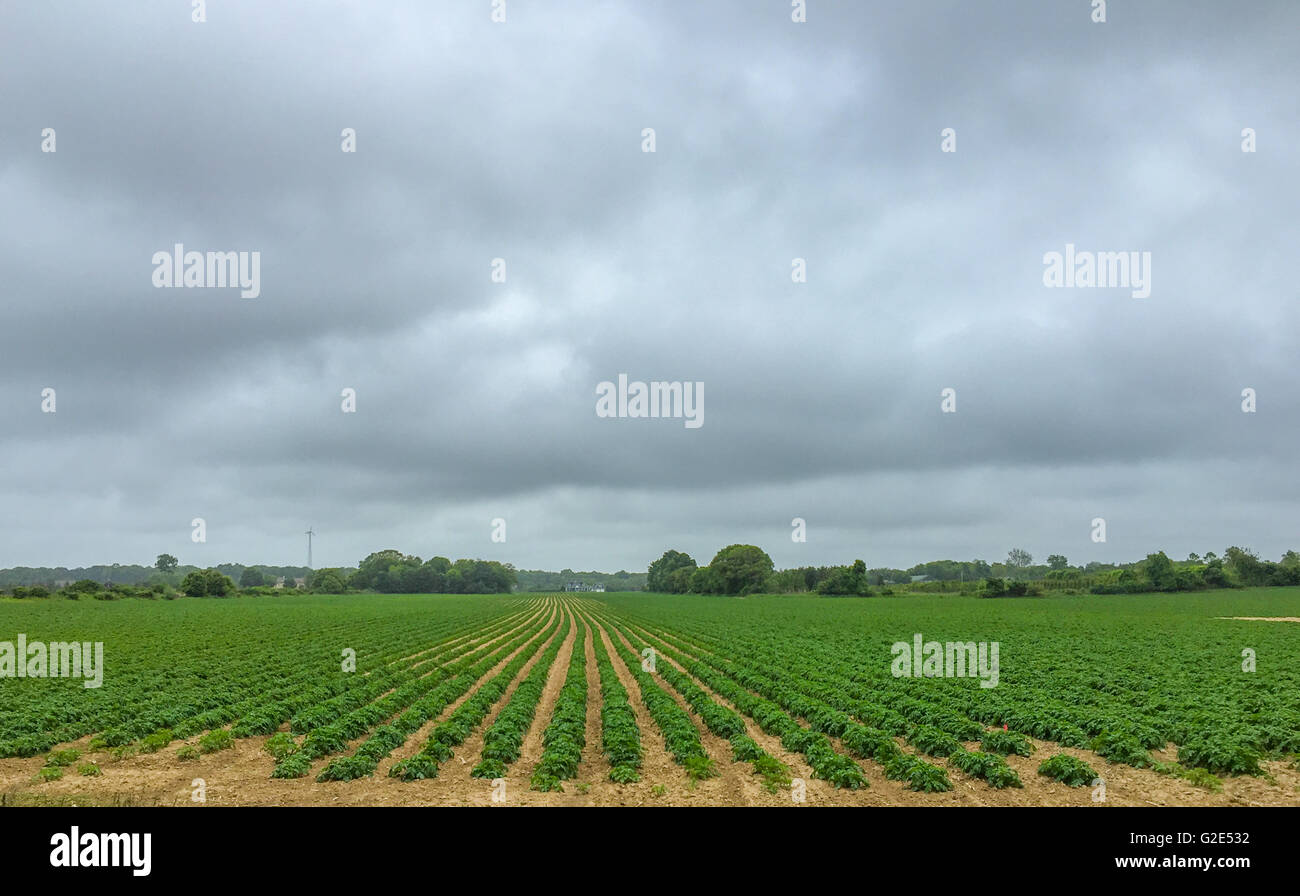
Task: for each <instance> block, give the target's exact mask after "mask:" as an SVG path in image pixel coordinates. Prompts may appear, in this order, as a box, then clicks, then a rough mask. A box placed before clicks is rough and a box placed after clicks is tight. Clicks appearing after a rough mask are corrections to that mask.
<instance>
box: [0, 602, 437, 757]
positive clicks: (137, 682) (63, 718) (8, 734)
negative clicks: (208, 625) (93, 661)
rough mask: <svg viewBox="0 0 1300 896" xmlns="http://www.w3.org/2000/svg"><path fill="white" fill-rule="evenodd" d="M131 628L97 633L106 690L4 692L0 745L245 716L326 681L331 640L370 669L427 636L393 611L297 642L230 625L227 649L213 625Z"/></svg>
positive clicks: (136, 734) (129, 737) (115, 740)
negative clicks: (142, 634) (142, 639)
mask: <svg viewBox="0 0 1300 896" xmlns="http://www.w3.org/2000/svg"><path fill="white" fill-rule="evenodd" d="M452 625H454V623H445V624H441V625H439V626H437V627H436V628H440V629H443V630H446V629H448V628H451V627H452ZM132 634H133V633H128V634H127V635H123V634H122V633H119V632H115V631H113V630H111V629H109V630H106V631H103V632H102V633H99V632H97V637H99V638H102V639H103V640H104V641H105V642H106V643H107V644H108V647H109V650H110V651H111V655H112V660H113V663H112V673H113V674H112V676H111V677H106V679H105V681H104V683H103V686H102V688H100V689H97V690H94V691H87V690H83V689H81V688H80V687H79V686H78V687H77V688H76V689H75V693H65V692H64V691H63V690H60V689H57V688H53V689H52V688H48V687H47V688H42V689H36V688H19V689H11V690H10V691H9V693H8V694H6V695H5V700H4V702H5V704H6V706H7V709H8V710H10V711H6V712H2V713H0V753H4V754H10V755H13V754H19V753H31V752H32V751H33V750H38V751H39V750H40V749H41V748H42V747H44V746H45V745H47V744H50V743H59V742H63V741H65V740H69V739H75V738H76V737H80V736H82V735H83V734H86V733H91V732H95V731H98V732H100V734H99V736H98V737H97V743H98V744H100V745H103V746H106V747H118V746H123V745H126V744H130V743H132V742H133V741H136V740H139V739H141V738H143V737H146V736H148V735H150V734H152V733H154V732H157V731H159V730H163V729H170V730H179V731H181V732H183V733H184V736H189V735H190V734H193V733H199V732H201V731H203V730H206V729H207V728H211V727H217V726H220V725H224V724H227V723H228V722H229V721H231V720H233V719H235V718H239V717H240V716H242V715H243V714H244V713H245V712H246V711H248V710H249V708H250V707H255V706H256V705H257V703H256V701H257V700H259V699H261V700H265V699H266V698H267V695H268V693H271V694H283V693H288V692H291V691H292V690H293V689H294V688H300V687H304V686H307V685H309V684H311V683H312V682H313V681H319V679H320V670H321V669H322V668H329V666H331V665H333V666H334V667H335V668H337V656H338V654H337V653H336V652H335V653H333V655H334V657H335V658H336V659H335V660H334V661H333V662H331V660H330V654H331V653H332V652H333V648H332V647H331V646H329V645H332V644H338V643H349V642H351V643H352V644H353V645H354V646H355V647H357V648H358V654H359V655H363V656H368V660H367V661H365V662H363V663H360V664H359V667H360V668H359V671H360V672H366V671H370V670H371V669H374V668H378V667H380V666H382V660H381V659H380V658H379V657H377V656H375V654H376V651H375V647H377V646H378V645H380V644H383V645H385V646H386V647H388V648H390V649H394V648H397V650H395V651H394V652H395V653H396V652H397V651H398V650H405V651H407V652H409V650H411V649H414V648H415V647H416V646H418V645H419V643H420V642H421V641H424V642H425V643H427V640H428V637H429V632H427V631H422V630H420V629H418V628H414V627H412V626H411V625H410V623H409V621H407V620H394V621H392V622H381V623H375V624H374V625H373V627H367V628H366V629H365V630H363V631H362V632H360V633H358V632H357V631H356V630H354V629H351V628H349V627H348V626H346V625H343V624H339V625H335V626H330V627H326V628H325V629H323V630H322V629H321V627H320V626H319V625H316V626H315V627H314V628H312V629H311V630H310V635H311V637H310V638H308V637H305V636H306V635H307V631H304V632H303V634H302V635H300V636H299V638H298V640H297V641H296V642H293V643H294V647H293V649H291V650H286V649H284V647H285V643H284V641H283V640H280V639H277V638H276V637H275V636H274V634H266V635H263V636H261V637H259V636H258V634H257V631H253V630H248V631H245V630H241V629H239V628H237V627H233V626H232V628H231V629H229V630H227V631H226V632H225V634H226V637H227V639H235V641H234V643H233V644H232V645H230V646H229V648H228V649H221V648H222V646H223V645H222V643H221V642H218V641H215V640H214V639H213V638H212V637H211V636H210V633H208V632H205V633H204V637H203V638H202V639H201V640H199V639H189V640H186V637H185V634H184V631H183V630H182V631H180V632H168V633H167V634H168V637H166V638H158V639H156V640H155V641H153V642H152V643H150V644H149V645H148V649H142V650H139V651H131V650H128V649H124V648H122V647H121V645H123V644H124V643H125V644H128V645H129V644H130V643H131V640H132V639H131V635H132ZM151 664H152V665H151Z"/></svg>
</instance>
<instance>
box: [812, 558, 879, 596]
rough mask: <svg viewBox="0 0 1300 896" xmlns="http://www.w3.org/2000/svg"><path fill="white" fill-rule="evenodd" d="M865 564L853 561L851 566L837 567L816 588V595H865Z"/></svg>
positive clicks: (866, 589) (867, 589) (867, 590)
mask: <svg viewBox="0 0 1300 896" xmlns="http://www.w3.org/2000/svg"><path fill="white" fill-rule="evenodd" d="M869 591H870V588H868V587H867V564H865V563H863V562H862V561H861V560H854V561H853V565H852V566H837V567H835V569H833V570H832V571H831V574H830V575H828V576H827V577H826V578H824V579H822V581H821V584H819V585H818V586H817V593H818V594H831V595H844V594H867V593H868V592H869Z"/></svg>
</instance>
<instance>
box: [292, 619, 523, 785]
mask: <svg viewBox="0 0 1300 896" xmlns="http://www.w3.org/2000/svg"><path fill="white" fill-rule="evenodd" d="M541 628H542V623H541V621H539V620H531V621H530V622H529V623H528V624H527V625H525V626H524V627H523V628H521V629H520V630H519V631H518V632H517V634H516V635H515V637H514V638H512V639H510V640H509V641H506V642H504V643H500V644H496V645H495V646H490V647H488V648H487V649H486V650H480V649H477V648H474V649H471V650H470V651H469V652H467V653H466V654H464V655H462V656H461V657H460V659H458V660H457V661H456V662H454V663H451V664H449V665H448V666H447V667H446V669H445V670H444V674H443V675H441V676H440V678H441V681H440V683H438V684H437V686H436V687H435V688H433V689H432V690H431V691H429V692H428V693H426V694H425V696H423V697H421V698H420V699H419V700H416V701H415V702H414V703H413V704H412V705H411V706H410V707H409V708H407V709H406V711H405V712H403V713H402V714H401V715H400V716H398V717H397V718H396V719H395V720H394V721H393V722H391V723H390V724H388V725H385V726H383V727H381V728H379V729H377V730H376V731H375V732H374V733H373V734H372V735H371V736H370V737H369V738H368V739H367V740H366V741H365V742H364V743H362V744H361V746H360V747H358V749H357V751H356V752H355V753H354V754H353V755H352V756H344V757H338V758H336V759H334V760H331V762H330V763H329V765H327V766H326V767H325V768H324V769H322V771H321V773H320V774H319V775H318V776H317V779H318V780H323V781H331V780H351V779H354V778H358V777H364V776H366V775H370V774H373V773H374V770H375V767H376V766H378V764H379V762H380V761H381V760H382V759H384V758H385V757H386V756H388V755H389V754H390V753H391V752H392V751H393V750H395V749H396V748H397V747H399V746H401V745H402V744H404V743H405V742H406V740H407V738H409V737H410V736H411V734H413V733H414V732H415V731H417V730H419V728H420V727H421V726H422V725H424V724H425V722H427V721H428V720H429V719H431V718H435V717H436V716H437V715H438V714H439V713H441V712H442V711H443V710H444V709H445V708H446V707H447V706H448V705H449V704H450V703H452V702H454V701H455V700H456V699H458V698H459V697H460V696H461V695H462V694H464V693H465V692H466V691H468V690H469V689H470V688H471V687H473V686H474V684H475V683H476V682H477V681H478V680H479V679H480V678H482V677H483V675H484V674H486V673H487V672H488V671H489V670H490V669H491V668H492V667H493V666H495V665H497V664H498V663H499V662H500V661H501V659H502V658H503V657H505V656H509V655H510V654H511V653H512V652H514V651H516V650H518V649H520V648H521V647H523V646H524V645H525V644H527V643H528V642H529V641H531V640H532V639H533V638H535V637H536V636H537V633H538V632H539V631H540V630H541ZM313 736H314V738H315V740H317V741H319V742H321V743H322V745H323V746H327V747H328V746H332V747H333V748H334V749H332V750H330V752H338V751H339V750H342V749H344V748H345V747H346V745H347V744H346V739H345V738H342V737H341V736H340V732H337V731H331V732H329V734H328V737H327V736H326V735H322V734H320V733H319V732H313V735H309V736H308V738H307V740H304V742H303V744H302V745H301V747H300V748H299V749H297V750H295V751H293V753H292V754H291V755H287V756H285V757H283V758H282V759H281V761H280V762H278V763H277V764H276V767H275V770H274V771H273V772H272V773H271V776H272V777H276V778H297V777H301V776H303V775H305V774H307V772H308V771H309V770H310V767H311V763H312V761H313V760H314V759H315V758H317V757H318V755H323V754H320V753H319V750H318V749H316V748H310V747H309V745H308V744H309V741H312V740H313ZM327 740H328V741H330V742H328V743H327Z"/></svg>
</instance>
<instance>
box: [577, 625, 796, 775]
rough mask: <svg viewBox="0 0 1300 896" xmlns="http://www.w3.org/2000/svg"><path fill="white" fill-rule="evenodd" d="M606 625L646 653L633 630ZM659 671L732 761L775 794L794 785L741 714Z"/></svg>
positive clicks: (665, 669)
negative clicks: (750, 769)
mask: <svg viewBox="0 0 1300 896" xmlns="http://www.w3.org/2000/svg"><path fill="white" fill-rule="evenodd" d="M602 622H604V623H605V624H606V625H608V626H610V627H611V628H612V629H614V630H615V631H617V632H619V633H620V634H622V635H623V636H624V637H625V638H626V639H627V640H628V642H629V643H631V644H632V646H633V647H634V648H636V649H638V650H644V648H646V647H647V646H649V645H648V644H646V642H644V641H642V640H641V639H640V638H638V637H637V636H636V635H635V634H634V633H633V632H632V630H631V629H629V628H625V627H623V626H621V625H619V624H618V623H616V622H611V621H609V620H607V619H602ZM655 672H656V673H657V674H658V675H659V676H660V677H661V678H663V679H664V681H666V682H668V684H669V685H671V686H672V688H673V690H675V691H677V693H679V694H681V696H682V699H684V700H685V701H686V703H687V705H689V706H690V707H691V709H692V710H694V711H695V714H696V715H698V716H699V717H700V719H701V721H703V722H704V726H705V727H706V728H708V729H709V731H710V732H711V733H713V734H714V735H716V736H718V737H721V738H722V739H723V740H725V741H727V743H728V744H729V745H730V746H731V754H732V759H733V760H734V761H736V762H748V763H750V764H751V765H752V766H753V767H754V773H755V774H757V775H762V776H763V783H764V787H765V788H766V789H767V790H768V791H769V792H772V793H775V792H776V791H777V790H778V789H780V788H783V787H788V786H789V785H790V772H789V769H787V768H786V767H785V765H784V764H783V763H782V762H781V761H780V760H779V759H777V758H776V757H775V756H772V755H771V754H770V753H768V752H767V751H766V750H764V749H763V748H762V747H760V746H759V745H758V743H757V742H756V741H755V740H754V739H753V738H752V737H750V736H749V733H748V732H747V730H746V728H745V721H744V719H742V718H741V717H740V715H739V714H737V713H735V712H733V711H732V710H730V709H727V708H726V707H725V706H721V705H720V704H718V703H717V702H715V701H714V700H713V698H712V697H710V696H709V694H708V692H706V691H705V690H704V689H703V688H701V687H700V686H699V685H697V684H696V683H695V682H694V681H692V680H691V678H690V676H688V675H684V674H683V673H682V672H680V671H678V670H677V669H676V668H675V667H674V666H672V665H669V664H667V663H656V664H655Z"/></svg>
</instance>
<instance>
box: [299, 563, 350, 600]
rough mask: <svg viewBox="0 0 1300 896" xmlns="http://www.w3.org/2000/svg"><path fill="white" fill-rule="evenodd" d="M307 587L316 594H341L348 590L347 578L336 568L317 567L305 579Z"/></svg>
mask: <svg viewBox="0 0 1300 896" xmlns="http://www.w3.org/2000/svg"><path fill="white" fill-rule="evenodd" d="M307 589H308V590H309V591H313V592H315V593H316V594H342V593H343V592H345V591H347V590H348V585H347V580H346V579H345V578H344V576H343V572H342V571H341V570H338V569H328V568H327V569H318V570H315V571H314V572H313V573H312V574H311V576H310V577H309V578H308V579H307Z"/></svg>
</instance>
